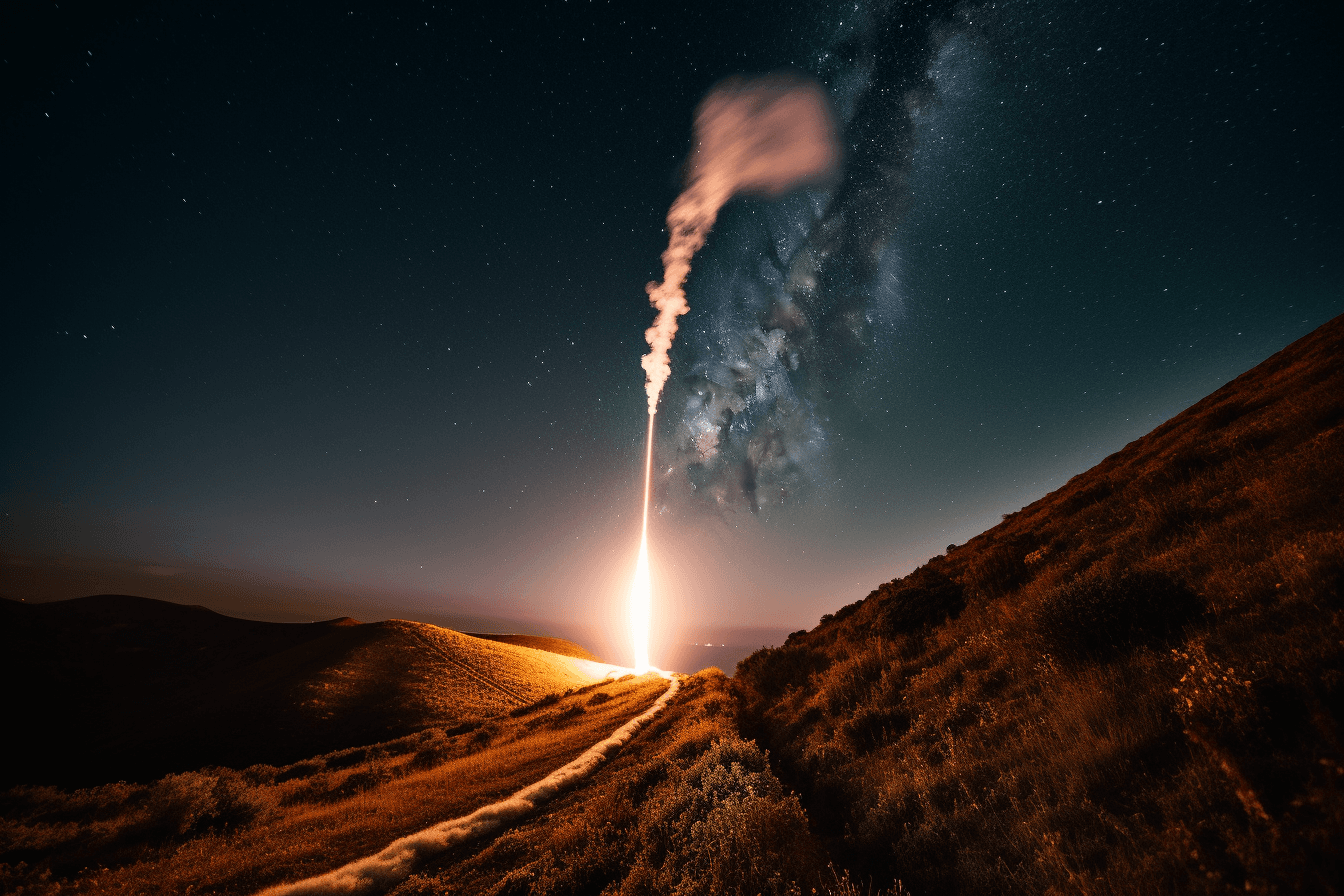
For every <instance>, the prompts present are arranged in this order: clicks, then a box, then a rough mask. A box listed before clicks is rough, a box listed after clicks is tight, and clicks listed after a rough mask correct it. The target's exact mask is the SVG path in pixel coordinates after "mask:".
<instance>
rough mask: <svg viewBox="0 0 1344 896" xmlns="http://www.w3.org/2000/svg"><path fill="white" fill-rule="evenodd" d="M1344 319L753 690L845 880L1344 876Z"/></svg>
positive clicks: (1207, 883)
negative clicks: (1343, 594) (856, 874)
mask: <svg viewBox="0 0 1344 896" xmlns="http://www.w3.org/2000/svg"><path fill="white" fill-rule="evenodd" d="M1341 421H1344V318H1337V319H1335V320H1333V321H1331V322H1330V323H1328V324H1326V325H1325V326H1323V327H1321V328H1320V329H1319V330H1317V331H1316V332H1314V333H1312V334H1310V335H1308V336H1306V337H1304V338H1303V339H1301V340H1299V341H1298V342H1296V343H1294V344H1293V345H1291V346H1289V347H1288V348H1286V349H1284V350H1283V351H1282V352H1280V353H1278V354H1276V355H1275V356H1273V357H1272V358H1270V359H1269V360H1267V361H1265V362H1264V363H1263V364H1261V365H1259V366H1258V367H1256V368H1255V369H1253V370H1251V371H1250V372H1248V373H1246V374H1244V375H1243V376H1241V377H1239V378H1238V379H1236V380H1235V381H1233V382H1232V383H1229V384H1228V385H1227V386H1225V387H1223V388H1222V389H1219V390H1218V391H1217V392H1215V393H1214V394H1212V395H1210V396H1209V397H1207V398H1205V399H1204V400H1202V401H1200V402H1199V403H1197V404H1196V405H1194V406H1193V407H1191V408H1190V409H1188V410H1186V411H1185V412H1183V413H1181V414H1180V415H1178V416H1177V417H1175V418H1173V419H1172V420H1170V421H1168V422H1167V423H1165V424H1163V425H1162V426H1160V427H1158V428H1157V429H1156V430H1154V431H1153V432H1152V433H1151V434H1149V435H1147V436H1145V437H1144V438H1142V439H1139V440H1137V441H1135V442H1133V443H1131V444H1130V445H1128V446H1126V447H1125V448H1124V449H1123V450H1121V451H1120V452H1118V453H1116V454H1115V455H1112V456H1111V457H1109V458H1107V459H1106V460H1105V461H1103V462H1102V463H1101V464H1099V465H1097V466H1096V467H1095V468H1093V469H1091V470H1089V471H1088V472H1086V473H1084V474H1082V475H1079V476H1077V477H1075V478H1074V479H1073V480H1071V481H1070V482H1069V483H1067V484H1066V485H1065V486H1064V487H1062V488H1061V489H1059V490H1058V491H1056V492H1053V493H1051V494H1050V495H1047V496H1046V497H1044V498H1042V499H1041V500H1039V501H1037V502H1035V503H1034V504H1032V505H1030V506H1028V507H1026V508H1024V509H1023V510H1022V511H1020V512H1018V513H1015V514H1011V515H1009V516H1008V517H1006V518H1005V520H1004V522H1003V523H1002V524H1001V525H999V526H996V527H994V528H993V529H991V530H989V531H988V532H985V533H984V534H982V535H980V536H978V537H976V538H975V539H972V540H971V541H970V542H968V543H967V544H966V545H964V546H961V547H956V548H953V549H950V550H949V552H948V554H947V555H945V556H940V557H935V558H934V559H932V560H930V561H929V562H928V563H927V564H926V565H925V566H923V567H921V568H920V569H918V570H916V571H915V572H913V573H911V574H910V575H909V576H906V577H905V578H904V579H900V580H896V581H893V582H889V583H887V584H885V585H883V586H881V587H880V588H878V589H877V590H876V591H874V592H873V593H872V594H870V595H869V596H868V597H867V598H866V599H865V600H863V601H861V602H859V603H857V604H853V605H850V606H848V607H845V608H843V609H842V610H840V611H838V612H837V613H836V614H835V615H834V616H833V617H826V618H824V619H823V621H822V624H821V625H819V626H818V627H817V628H816V629H814V630H812V631H811V632H798V633H795V634H794V635H792V636H790V638H789V640H788V642H787V643H786V644H785V645H784V646H782V647H780V648H777V649H773V650H764V651H760V652H758V653H756V654H754V655H753V656H751V657H750V658H748V659H747V660H744V661H743V662H742V663H741V664H740V665H739V667H738V674H737V677H736V679H735V687H736V692H737V694H738V696H739V698H740V699H741V701H742V703H743V706H744V710H745V717H746V722H745V724H746V728H747V730H748V731H749V732H750V733H752V734H754V735H755V736H756V737H757V738H758V739H759V740H760V741H761V743H762V746H765V747H768V748H769V749H770V751H771V753H772V758H773V759H774V761H775V763H776V766H777V770H778V772H779V773H780V776H781V777H782V778H783V779H784V780H785V782H786V783H788V784H791V785H792V786H794V787H795V788H797V789H798V790H799V791H800V792H801V793H802V795H803V802H804V804H805V806H806V808H807V811H808V813H809V815H810V816H811V818H812V822H813V825H814V827H815V828H816V829H817V830H818V831H820V832H823V833H825V834H827V835H828V836H829V843H828V845H829V847H830V848H831V850H832V851H833V854H834V855H835V856H836V857H837V858H838V859H839V860H840V861H842V862H843V863H844V864H846V865H848V866H849V867H851V868H853V869H855V870H858V871H860V872H861V873H862V875H864V876H866V875H868V874H872V875H874V876H875V877H876V879H877V880H879V881H880V880H883V879H885V880H891V879H894V878H898V877H899V878H901V879H903V880H904V881H905V883H906V884H907V885H911V886H912V889H913V890H914V891H915V892H924V893H942V892H958V893H1004V892H1024V893H1026V892H1035V893H1039V892H1047V891H1051V890H1055V891H1095V892H1136V891H1138V892H1156V891H1164V892H1165V891H1172V890H1175V891H1179V892H1210V893H1228V892H1233V891H1235V892H1239V893H1242V892H1274V891H1279V892H1281V891H1288V890H1308V891H1314V892H1332V891H1333V890H1332V889H1331V888H1332V887H1333V886H1334V883H1332V882H1338V881H1339V880H1341V879H1344V865H1342V864H1341V859H1340V857H1341V856H1344V796H1342V795H1341V794H1342V792H1344V791H1342V788H1344V746H1342V744H1344V736H1341V726H1340V720H1341V715H1342V714H1344V618H1342V617H1341V609H1344V606H1342V605H1341V600H1340V590H1341V583H1342V582H1344V506H1342V505H1341V496H1344V426H1342V425H1341Z"/></svg>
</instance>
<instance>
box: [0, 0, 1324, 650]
mask: <svg viewBox="0 0 1344 896" xmlns="http://www.w3.org/2000/svg"><path fill="white" fill-rule="evenodd" d="M1114 6H1115V7H1116V8H1114V9H1105V8H1101V5H1100V4H1095V3H1091V2H1065V0H1040V2H1032V0H1004V2H998V3H995V4H989V5H985V6H982V7H970V6H965V5H961V6H958V5H955V4H952V3H947V2H912V3H907V4H887V3H854V4H847V5H839V4H808V5H804V4H790V3H788V2H770V3H733V4H723V3H714V4H702V5H694V6H691V7H686V8H683V7H685V5H682V4H669V5H668V6H667V8H656V9H655V8H649V7H648V5H647V4H624V3H612V4H607V3H589V2H568V3H549V4H529V5H526V6H523V7H520V6H517V5H513V4H479V5H478V4H472V5H470V6H455V5H452V4H447V5H445V4H443V3H405V4H392V3H379V4H368V3H363V2H360V3H348V4H346V5H343V6H335V5H332V4H326V3H313V4H306V5H305V4H288V5H284V6H281V5H280V4H256V5H248V4H240V3H234V4H204V3H172V4H155V3H123V4H84V5H79V4H67V3H61V4H60V5H59V7H58V6H57V5H55V4H51V3H43V4H37V3H27V4H25V3H19V4H6V8H5V11H4V12H3V17H4V20H3V21H0V42H3V43H2V46H3V57H4V58H3V65H2V66H0V68H2V70H3V79H4V80H3V89H2V90H0V100H2V101H3V108H2V109H0V113H2V115H3V133H4V139H3V141H0V154H2V157H3V164H4V171H5V173H6V176H5V178H4V182H3V197H2V198H0V202H2V203H3V208H4V210H5V212H4V215H3V226H4V231H5V232H4V234H3V237H4V251H3V253H0V295H3V296H4V302H3V305H4V307H5V309H6V315H5V317H6V320H5V326H4V327H3V339H4V344H3V365H4V392H3V401H4V406H3V414H4V421H5V423H4V432H5V436H4V439H3V442H2V443H0V444H2V449H0V450H2V451H3V455H2V460H0V507H2V509H3V522H2V527H3V528H0V551H2V552H3V558H4V560H5V561H6V563H7V564H9V565H8V566H7V567H6V568H7V569H11V570H12V569H13V568H14V564H37V565H42V564H47V565H53V564H54V565H57V566H59V565H61V564H66V565H71V564H74V565H80V564H82V565H84V566H90V565H92V566H97V565H98V564H104V565H106V566H107V567H108V568H114V567H115V568H124V569H131V568H143V569H148V570H150V571H152V572H155V573H158V574H161V577H163V578H167V579H172V578H173V577H175V576H176V577H180V578H182V580H183V581H186V580H188V579H190V578H191V577H192V576H197V577H199V576H215V577H219V576H226V577H227V576H229V575H233V576H236V577H240V578H239V581H243V580H246V581H254V582H292V583H302V584H303V586H304V587H305V588H308V589H309V590H310V591H312V592H314V593H317V592H322V591H323V590H324V589H325V590H327V591H329V592H330V593H337V592H339V593H341V594H344V595H347V596H348V597H349V599H350V600H351V601H357V600H367V601H375V602H380V603H378V606H379V607H380V608H382V607H390V608H391V610H390V611H389V613H388V614H387V615H403V616H410V617H412V618H431V617H433V616H434V614H436V613H438V614H443V613H452V612H456V613H460V614H461V613H475V614H479V615H480V616H491V617H502V618H505V619H514V620H530V621H531V622H532V623H534V624H550V623H553V624H555V625H556V626H557V627H558V628H560V629H564V630H566V631H571V630H575V629H576V627H583V626H588V627H590V628H592V629H593V630H601V631H604V632H606V633H607V634H608V635H610V636H611V637H613V638H615V637H616V635H615V634H613V633H617V632H619V631H621V630H623V626H624V615H623V614H624V592H625V589H626V587H627V586H628V582H629V576H630V573H631V570H632V568H633V563H634V556H635V550H636V548H637V545H638V538H639V532H638V519H639V511H640V504H639V502H640V498H641V481H640V480H641V477H642V472H643V471H642V461H643V436H644V427H645V420H646V417H645V411H644V393H643V372H642V371H641V370H640V367H639V358H640V356H641V354H642V353H643V351H644V348H645V346H644V342H643V331H644V328H645V327H647V326H648V325H649V323H650V322H651V320H652V317H653V312H652V310H651V309H650V308H649V306H648V303H647V298H646V296H645V292H644V286H645V284H646V282H648V281H650V280H656V279H659V278H660V277H661V267H660V263H659V254H660V252H661V251H662V250H663V248H664V247H665V246H666V239H667V237H666V233H665V232H664V230H663V218H664V215H665V214H666V212H667V208H668V206H669V205H670V203H671V202H672V200H673V199H674V198H675V196H676V194H677V191H678V187H679V185H680V177H681V168H680V166H681V164H682V162H683V161H684V159H685V158H686V155H687V152H688V150H689V148H690V140H691V122H692V118H693V115H694V110H695V107H696V104H697V103H698V101H699V100H700V98H701V97H702V96H703V95H704V94H705V93H706V91H708V90H709V88H711V87H712V86H713V85H714V84H715V83H717V82H718V81H720V80H721V79H722V78H724V77H727V76H730V75H734V74H740V73H762V72H771V71H779V70H787V71H791V72H794V73H802V74H808V75H811V76H812V77H815V78H817V79H819V80H820V81H821V82H822V83H823V84H824V85H825V86H826V87H827V89H828V91H829V93H830V95H831V98H832V101H833V103H834V105H835V109H836V111H837V114H838V115H839V117H840V121H841V134H842V143H843V151H844V155H845V169H844V174H843V177H842V178H841V180H839V181H838V182H837V183H835V184H832V185H830V186H827V187H811V188H808V189H807V190H797V191H795V192H794V193H791V194H789V195H787V196H785V197H782V198H780V199H777V200H765V199H760V198H745V199H739V200H735V201H734V202H732V203H731V204H730V205H729V206H728V207H727V208H725V210H724V212H723V213H722V215H721V216H720V219H719V223H718V225H717V226H716V228H715V230H714V232H713V233H712V234H711V236H710V239H709V243H708V245H707V246H706V247H705V249H704V250H703V251H702V253H701V255H700V256H698V258H697V261H696V264H695V267H694V269H693V271H692V275H691V279H690V281H689V283H688V287H687V294H688V297H689V300H690V303H691V308H692V310H691V312H690V314H688V315H687V316H686V317H685V318H683V320H682V332H681V334H680V336H679V337H678V343H677V344H676V346H675V347H674V349H673V356H672V357H673V374H672V381H671V382H670V383H669V386H668V390H667V393H666V394H665V395H664V398H663V402H662V404H661V406H660V412H659V418H658V440H657V443H656V451H655V457H656V460H655V474H656V475H655V498H656V506H655V509H654V515H653V519H652V523H651V536H650V538H651V542H650V550H651V562H652V566H653V569H654V574H655V589H656V592H657V594H656V596H655V602H656V603H655V615H656V617H657V619H658V620H659V621H658V622H657V623H656V624H661V627H662V629H663V637H664V638H665V639H669V640H675V639H677V638H690V637H700V636H701V633H702V632H703V633H704V634H705V635H706V636H708V635H709V634H711V633H717V632H722V631H723V630H724V629H726V628H732V627H752V626H756V627H763V628H778V629H781V630H784V631H787V630H789V629H793V628H800V627H804V626H807V627H810V626H811V625H813V624H815V622H816V620H817V618H818V617H819V616H820V615H821V614H822V613H826V612H831V611H833V610H835V609H836V608H838V607H840V606H842V605H844V604H846V603H850V602H852V601H854V600H856V599H858V598H860V597H862V596H864V595H865V594H867V593H868V592H869V591H870V590H871V589H872V588H873V587H875V586H876V585H877V584H879V583H880V582H883V581H887V580H890V579H891V578H893V577H895V576H897V575H900V574H904V573H906V572H908V571H909V570H910V569H912V568H913V567H914V566H916V565H918V564H919V563H921V562H923V561H924V560H925V559H927V558H928V557H929V556H931V555H934V554H937V553H941V552H942V551H943V549H944V548H945V547H946V546H947V545H948V544H949V543H960V542H962V541H965V540H966V539H967V538H969V537H971V536H973V535H975V534H976V533H978V532H981V531H983V530H984V529H986V528H988V527H990V526H991V525H993V524H994V523H995V522H997V521H998V520H999V518H1000V516H1001V515H1002V514H1004V513H1008V512H1011V511H1014V510H1017V509H1018V508H1020V507H1022V506H1023V505H1025V504H1027V503H1030V502H1031V501H1033V500H1035V499H1036V498H1038V497H1040V496H1041V495H1043V494H1045V493H1046V492H1048V491H1050V490H1052V489H1054V488H1056V487H1058V486H1060V485H1061V484H1063V483H1064V482H1065V481H1067V479H1068V478H1069V477H1071V476H1073V475H1075V474H1077V473H1079V472H1082V471H1083V470H1085V469H1087V468H1088V467H1090V466H1092V465H1093V464H1095V463H1096V462H1097V461H1099V460H1101V459H1102V458H1103V457H1105V456H1106V455H1108V454H1110V453H1112V452H1114V451H1116V450H1118V449H1119V448H1120V447H1122V446H1123V445H1124V444H1126V443H1127V442H1129V441H1131V440H1133V439H1135V438H1137V437H1139V436H1141V435H1143V434H1144V433H1146V432H1148V431H1149V430H1151V429H1152V428H1153V427H1154V426H1156V425H1157V424H1159V423H1160V422H1162V421H1163V420H1165V419H1167V418H1168V417H1170V416H1172V415H1173V414H1175V413H1177V412H1178V411H1180V410H1181V409H1183V408H1184V407H1186V406H1188V405H1189V404H1191V403H1193V402H1194V401H1196V400H1197V399H1199V398H1201V397H1202V396H1204V395H1205V394H1207V393H1209V392H1211V391H1213V390H1214V389H1215V388H1217V387H1218V386H1220V385H1222V384H1223V383H1225V382H1227V381H1228V380H1229V379H1231V378H1233V377H1234V376H1236V375H1237V374H1239V373H1241V372H1242V371H1244V370H1246V369H1248V368H1250V367H1252V366H1254V365H1255V364H1256V363H1258V362H1259V361H1261V360H1263V359H1264V358H1266V357H1268V356H1269V355H1270V354H1272V353H1273V352H1275V351H1277V350H1278V349H1280V348H1282V347H1283V346H1285V345H1287V344H1288V343H1289V342H1291V341H1292V340H1294V339H1296V338H1298V337H1299V336H1302V335H1303V334H1305V333H1307V332H1309V331H1311V330H1312V329H1314V328H1315V327H1317V326H1319V325H1320V324H1321V323H1323V322H1325V321H1326V320H1328V319H1330V318H1331V317H1334V316H1335V315H1337V314H1339V313H1341V312H1344V276H1342V275H1344V265H1342V264H1341V260H1342V254H1344V253H1341V247H1344V227H1341V224H1342V223H1344V220H1342V216H1341V212H1340V208H1341V200H1344V189H1342V186H1344V185H1342V183H1341V176H1340V173H1339V161H1340V159H1341V158H1344V140H1342V139H1341V138H1342V137H1344V126H1342V125H1344V116H1341V103H1340V99H1339V91H1340V87H1341V84H1344V77H1341V76H1342V75H1344V72H1341V59H1342V58H1344V56H1342V55H1341V54H1340V53H1339V47H1338V37H1337V35H1338V33H1339V31H1338V25H1339V22H1338V21H1336V20H1333V19H1332V20H1327V19H1326V18H1325V14H1324V13H1318V12H1316V11H1314V9H1315V7H1314V5H1312V4H1297V3H1275V2H1238V3H1231V2H1212V3H1194V2H1177V3H1172V2H1153V3H1126V4H1115V5H1114ZM707 432H712V433H714V434H715V438H716V439H717V444H718V450H717V452H716V453H714V454H713V456H705V455H704V454H703V453H702V452H700V451H699V450H698V449H697V447H696V446H697V443H696V441H695V439H696V436H697V434H699V435H701V436H702V437H703V435H704V434H705V433H707ZM700 444H701V445H703V442H701V443H700ZM16 581H17V580H16ZM17 590H18V589H17V588H16V587H14V586H13V585H12V584H11V586H8V587H6V588H2V589H0V592H3V593H7V594H10V596H14V597H21V596H24V595H23V594H20V593H16V592H17ZM66 596H75V595H74V594H69V595H66ZM286 612H289V613H291V615H292V614H294V613H296V612H298V611H297V610H296V609H295V608H294V607H289V608H285V607H282V606H279V605H278V604H277V605H276V606H273V607H269V608H265V607H263V608H260V609H258V608H256V607H253V613H252V614H253V615H258V616H264V615H267V614H270V615H271V616H273V617H274V618H281V617H282V616H284V614H285V613H286ZM299 615H302V613H299ZM566 627H567V628H566ZM718 636H719V635H718V634H715V637H718ZM598 640H601V639H600V638H599V639H598ZM617 643H619V642H617ZM614 658H616V659H620V657H619V656H615V657H614ZM654 660H655V663H656V662H657V656H656V650H655V657H654Z"/></svg>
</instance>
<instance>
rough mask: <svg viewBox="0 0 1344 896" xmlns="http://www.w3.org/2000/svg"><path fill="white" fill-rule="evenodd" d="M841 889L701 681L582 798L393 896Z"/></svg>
mask: <svg viewBox="0 0 1344 896" xmlns="http://www.w3.org/2000/svg"><path fill="white" fill-rule="evenodd" d="M846 885H847V879H846V878H844V877H843V875H836V874H834V873H832V872H830V871H828V870H827V868H826V865H825V861H824V859H823V853H822V852H821V850H820V849H819V847H818V845H817V843H816V841H815V840H814V839H813V838H812V836H811V834H810V832H809V831H808V826H807V819H806V816H805V814H804V813H803V810H802V807H801V806H800V805H799V803H798V800H797V798H796V797H795V796H794V795H793V794H791V793H789V792H788V791H787V790H786V789H785V788H783V787H782V786H781V785H780V783H779V781H778V780H777V779H776V778H775V777H774V775H773V773H772V772H771V771H770V767H769V764H768V763H767V761H766V758H765V756H764V754H762V753H761V751H760V750H759V749H757V748H756V746H755V745H754V744H752V743H751V742H750V741H746V740H743V739H742V738H741V737H739V736H738V734H737V721H736V717H735V709H734V706H733V703H732V700H731V697H730V695H729V694H728V688H727V679H725V678H724V676H723V674H722V673H721V672H719V671H718V670H717V669H711V670H706V671H703V672H701V673H699V674H698V675H696V676H693V677H691V678H689V679H686V680H685V681H684V682H683V684H682V689H681V692H680V693H679V694H678V697H677V699H676V700H674V701H673V702H672V703H671V704H670V705H669V706H668V708H667V709H666V710H664V712H663V714H662V715H660V716H659V717H658V718H657V719H656V720H655V721H654V722H652V723H651V724H650V725H649V727H648V728H647V729H646V730H645V731H644V732H642V733H641V734H640V735H638V736H637V738H636V739H635V740H634V741H632V742H631V743H630V744H629V745H628V746H627V747H626V749H624V750H622V751H621V753H620V754H618V755H617V756H616V757H615V758H614V759H613V760H612V762H611V763H610V765H609V766H607V767H606V768H604V769H603V770H602V771H601V772H600V773H599V774H598V775H597V776H596V777H595V778H594V779H593V780H592V781H591V782H590V783H589V784H588V785H587V786H585V787H583V788H581V789H579V790H576V791H574V792H572V793H570V794H569V795H567V796H565V797H563V798H561V799H559V800H557V801H556V802H555V803H553V804H551V806H550V807H548V809H547V810H545V811H544V813H543V814H541V815H538V816H536V817H535V818H533V819H531V820H530V821H528V822H526V823H524V824H523V825H520V826H519V827H518V828H516V829H514V830H512V831H509V832H508V833H505V834H503V835H501V836H499V837H498V838H496V839H495V840H494V841H492V842H491V843H489V844H488V845H486V846H485V847H484V848H479V847H478V848H473V849H472V850H469V851H468V850H464V851H460V852H459V853H457V854H454V855H450V856H447V857H446V858H445V859H444V860H442V861H440V862H438V863H436V864H434V865H431V866H430V867H427V868H424V869H422V870H421V871H420V872H419V873H418V874H416V875H414V876H413V877H412V878H411V879H409V880H407V881H406V882H405V883H403V884H402V885H400V886H399V887H397V888H396V889H395V890H393V891H392V892H393V894H394V896H427V894H473V896H475V894H507V893H530V894H534V896H560V894H576V896H577V894H597V893H603V894H613V896H615V894H626V896H642V894H649V896H652V894H666V893H677V894H681V896H702V894H703V896H739V894H747V896H755V894H762V893H764V894H801V893H815V892H835V893H838V894H849V893H853V892H859V891H855V890H853V889H852V888H851V889H845V886H846ZM818 887H819V888H820V890H817V889H814V888H818Z"/></svg>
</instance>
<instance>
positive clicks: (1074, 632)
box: [1035, 568, 1202, 656]
mask: <svg viewBox="0 0 1344 896" xmlns="http://www.w3.org/2000/svg"><path fill="white" fill-rule="evenodd" d="M1201 611H1202V605H1201V603H1200V600H1199V598H1198V597H1197V596H1196V595H1195V593H1194V592H1193V591H1191V590H1190V589H1189V588H1188V587H1187V586H1186V585H1185V584H1184V583H1183V582H1180V581H1177V580H1176V579H1173V578H1171V577H1170V576H1168V575H1166V574H1164V573H1160V572H1156V571H1151V570H1126V571H1124V572H1122V573H1120V574H1119V575H1116V574H1115V573H1114V572H1113V571H1110V570H1107V569H1096V568H1094V569H1093V570H1089V571H1088V572H1086V573H1084V574H1083V575H1080V576H1078V577H1076V578H1074V579H1072V580H1071V581H1069V582H1066V583H1065V584H1063V585H1061V586H1059V587H1057V588H1054V589H1052V590H1050V591H1048V592H1046V594H1045V596H1044V597H1043V598H1042V599H1041V603H1040V605H1039V606H1038V608H1037V610H1036V613H1035V622H1036V626H1037V629H1038V630H1039V631H1040V633H1041V634H1042V636H1044V638H1045V639H1046V641H1047V642H1048V643H1049V644H1050V646H1051V647H1052V648H1054V650H1055V651H1056V652H1058V653H1060V654H1064V655H1073V656H1087V655H1091V656H1098V655H1105V654H1108V653H1112V652H1114V651H1117V650H1121V649H1124V648H1129V647H1135V646H1138V645H1141V644H1153V643H1157V642H1160V641H1163V640H1165V639H1167V638H1169V637H1170V636H1172V635H1173V634H1175V633H1176V632H1178V631H1179V630H1180V628H1181V627H1182V626H1184V625H1185V624H1186V623H1188V622H1190V621H1192V620H1194V619H1195V618H1196V617H1198V616H1199V614H1200V613H1201Z"/></svg>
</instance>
